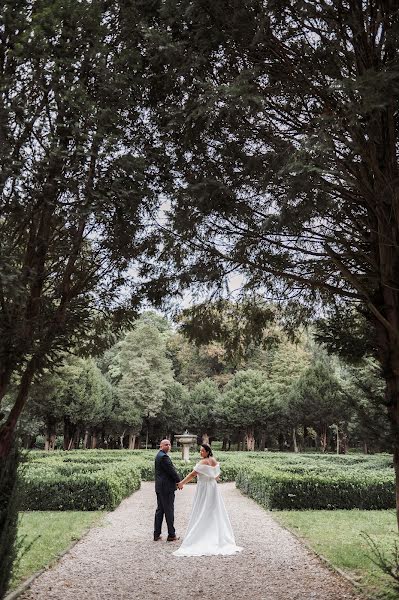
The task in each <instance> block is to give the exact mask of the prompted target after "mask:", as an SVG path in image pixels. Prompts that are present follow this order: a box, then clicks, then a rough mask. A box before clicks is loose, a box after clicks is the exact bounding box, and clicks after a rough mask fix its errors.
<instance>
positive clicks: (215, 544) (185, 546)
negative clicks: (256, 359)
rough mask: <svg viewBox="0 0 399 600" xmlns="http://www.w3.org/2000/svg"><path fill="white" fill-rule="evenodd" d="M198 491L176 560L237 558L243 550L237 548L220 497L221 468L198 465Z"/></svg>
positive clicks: (195, 469)
mask: <svg viewBox="0 0 399 600" xmlns="http://www.w3.org/2000/svg"><path fill="white" fill-rule="evenodd" d="M194 471H195V472H196V473H197V488H196V491H195V496H194V501H193V506H192V509H191V514H190V520H189V523H188V527H187V532H186V535H185V536H184V539H183V542H182V544H181V546H180V548H179V549H178V550H176V551H175V552H173V554H174V555H175V556H209V555H213V554H235V553H236V552H240V551H241V550H242V548H241V547H240V546H237V545H236V542H235V539H234V533H233V529H232V527H231V523H230V519H229V516H228V514H227V511H226V508H225V505H224V502H223V498H222V496H221V494H220V490H219V486H218V484H217V481H216V477H218V475H220V465H219V464H217V465H216V466H214V467H211V466H210V465H204V464H201V463H198V464H196V465H195V467H194Z"/></svg>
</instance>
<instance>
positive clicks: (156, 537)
mask: <svg viewBox="0 0 399 600" xmlns="http://www.w3.org/2000/svg"><path fill="white" fill-rule="evenodd" d="M158 540H162V535H154V542H157V541H158Z"/></svg>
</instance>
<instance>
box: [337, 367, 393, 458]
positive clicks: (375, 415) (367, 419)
mask: <svg viewBox="0 0 399 600" xmlns="http://www.w3.org/2000/svg"><path fill="white" fill-rule="evenodd" d="M342 391H343V394H344V396H345V399H346V401H347V403H348V405H349V407H350V408H351V410H352V416H351V419H350V421H349V424H348V433H349V436H350V439H351V441H352V443H356V442H357V443H360V444H361V445H362V447H363V451H364V452H366V453H367V452H376V451H381V450H383V451H385V452H388V451H389V450H390V448H391V447H392V432H391V431H390V429H389V424H388V422H387V420H386V416H385V415H384V412H385V411H386V407H385V402H384V400H385V398H384V381H383V379H382V377H381V374H380V369H379V365H378V363H377V362H376V361H375V359H372V358H370V357H368V358H365V359H363V361H362V363H360V364H359V365H356V366H353V365H352V366H350V367H347V368H346V369H345V376H344V377H343V380H342Z"/></svg>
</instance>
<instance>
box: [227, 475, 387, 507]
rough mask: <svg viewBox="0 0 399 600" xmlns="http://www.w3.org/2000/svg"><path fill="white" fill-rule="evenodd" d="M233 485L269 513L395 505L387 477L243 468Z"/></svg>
mask: <svg viewBox="0 0 399 600" xmlns="http://www.w3.org/2000/svg"><path fill="white" fill-rule="evenodd" d="M236 485H237V487H238V488H239V489H240V490H242V491H243V492H244V493H245V494H248V495H249V496H250V497H251V498H253V499H254V500H256V501H257V502H258V503H259V504H261V505H262V506H264V507H265V508H268V509H271V510H272V509H279V510H287V509H293V510H303V509H312V510H323V509H324V510H329V509H330V510H332V509H338V508H341V509H353V508H358V509H363V510H378V509H387V508H393V507H394V506H395V483H394V481H393V479H391V478H389V477H387V476H386V475H385V476H384V475H372V476H370V475H365V474H362V473H358V474H354V473H353V474H351V475H343V474H339V473H335V474H332V473H331V472H330V473H328V474H325V475H321V474H314V473H305V474H296V473H287V472H286V473H284V472H282V471H279V470H277V469H267V468H261V469H259V468H258V469H257V468H254V469H245V468H244V469H241V470H240V471H239V473H238V475H237V479H236Z"/></svg>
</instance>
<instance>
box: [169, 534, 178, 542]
mask: <svg viewBox="0 0 399 600" xmlns="http://www.w3.org/2000/svg"><path fill="white" fill-rule="evenodd" d="M177 540H180V538H179V537H177V535H168V537H167V538H166V541H167V542H177Z"/></svg>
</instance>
